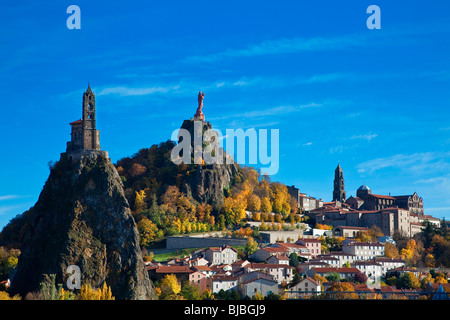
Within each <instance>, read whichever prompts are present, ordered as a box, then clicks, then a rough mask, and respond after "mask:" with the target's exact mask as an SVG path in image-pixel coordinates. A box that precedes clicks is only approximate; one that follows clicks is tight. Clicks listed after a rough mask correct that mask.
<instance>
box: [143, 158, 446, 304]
mask: <svg viewBox="0 0 450 320" xmlns="http://www.w3.org/2000/svg"><path fill="white" fill-rule="evenodd" d="M334 186H335V187H334V191H333V201H332V202H323V201H322V200H320V201H319V200H317V199H314V198H311V197H306V196H305V194H302V193H300V192H299V190H298V189H297V188H295V187H293V186H292V187H288V189H289V193H290V195H291V196H292V197H295V199H296V200H298V204H299V207H300V208H301V209H302V216H304V217H308V218H309V219H311V220H312V219H314V220H313V221H315V225H316V226H328V227H327V228H321V229H318V228H314V226H313V227H311V226H309V225H308V224H306V223H304V224H303V225H304V227H303V228H299V229H297V230H278V231H259V236H260V239H261V241H259V244H257V245H256V246H254V249H253V250H249V248H248V246H249V240H244V239H231V238H229V237H217V236H216V237H212V236H207V235H197V236H191V237H169V238H168V240H167V248H169V247H170V248H172V249H175V248H176V249H177V250H183V249H187V248H194V247H196V246H198V245H199V244H202V243H204V244H207V243H212V244H215V246H210V247H207V248H201V249H195V250H193V251H191V253H190V254H189V255H186V256H184V257H178V258H173V259H169V260H167V261H160V262H150V261H147V262H146V268H147V271H148V273H149V276H150V278H151V280H152V281H154V283H156V284H157V285H158V284H159V283H161V281H162V280H163V279H164V278H165V277H167V276H168V275H175V276H176V279H177V281H178V282H179V283H180V284H181V283H189V284H190V285H192V286H195V287H198V290H199V292H200V293H204V292H209V293H210V294H211V295H213V296H215V297H216V298H217V297H218V298H219V299H243V298H249V299H258V298H259V299H261V298H262V299H264V298H266V299H267V298H269V299H270V298H278V299H441V298H444V299H447V298H448V295H447V294H446V292H450V284H449V283H448V280H449V273H448V271H449V270H448V269H446V268H436V269H435V268H432V267H430V266H429V265H428V266H427V265H425V266H424V265H414V263H413V262H412V260H410V259H409V258H408V255H407V254H403V255H402V254H400V255H398V256H397V257H392V254H391V252H390V251H391V248H392V247H395V244H396V241H395V240H394V238H396V239H403V241H408V242H407V243H408V245H409V244H410V243H413V242H412V241H411V240H412V238H413V237H414V236H415V235H418V234H419V233H421V232H424V230H425V227H426V226H428V228H432V229H433V228H434V229H435V230H437V229H445V230H447V229H448V228H447V226H442V225H441V220H440V219H437V218H434V217H432V216H429V215H424V209H423V200H422V198H420V197H419V196H418V195H417V193H413V194H412V195H408V196H390V195H389V196H382V195H376V194H372V193H371V190H370V189H369V188H368V187H367V186H365V185H363V186H361V187H360V188H359V189H358V190H357V196H356V197H353V196H351V197H349V198H348V199H346V197H345V190H344V180H343V172H342V168H341V167H340V165H338V167H337V168H336V175H335V183H334ZM313 202H314V204H313ZM305 204H308V205H307V206H306V205H305ZM302 205H305V206H303V207H302ZM306 208H307V209H306ZM252 216H253V213H252V212H247V218H248V221H247V224H246V226H247V227H248V228H249V226H252V227H258V226H261V224H258V223H256V222H252V219H251V217H252ZM444 223H445V221H444ZM442 227H444V228H442ZM368 235H370V236H368ZM239 241H240V242H239ZM330 243H333V244H335V245H333V246H329V245H327V244H330ZM336 243H337V245H336ZM230 244H231V245H230ZM239 245H240V248H242V247H243V246H244V245H245V248H244V249H243V250H241V249H239ZM402 252H405V253H406V251H403V250H402ZM208 297H210V296H208Z"/></svg>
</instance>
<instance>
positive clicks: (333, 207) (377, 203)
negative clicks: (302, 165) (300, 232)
mask: <svg viewBox="0 0 450 320" xmlns="http://www.w3.org/2000/svg"><path fill="white" fill-rule="evenodd" d="M325 204H326V205H325ZM325 204H324V207H323V208H318V209H315V210H312V211H311V214H312V215H313V216H314V217H315V219H316V222H318V223H323V224H328V225H332V226H334V227H341V226H346V227H350V226H351V227H363V228H370V227H372V226H377V227H379V228H380V229H381V230H382V231H383V233H384V234H385V235H386V236H392V235H393V234H394V232H399V233H400V234H403V235H404V236H408V237H411V236H413V235H414V234H416V233H417V232H420V231H421V226H422V223H423V222H424V221H429V222H431V223H434V224H436V225H437V226H438V225H440V221H439V219H437V218H434V217H431V216H427V215H424V209H423V199H422V198H421V197H419V196H418V195H417V193H416V192H414V193H413V194H412V195H406V196H391V195H390V194H389V195H380V194H374V193H372V190H371V189H370V188H369V187H368V186H366V185H364V184H363V185H362V186H360V187H359V188H358V190H356V197H354V196H350V197H349V198H348V199H346V198H345V189H344V174H343V170H342V168H341V166H340V165H338V166H337V168H336V170H335V174H334V189H333V202H329V203H325Z"/></svg>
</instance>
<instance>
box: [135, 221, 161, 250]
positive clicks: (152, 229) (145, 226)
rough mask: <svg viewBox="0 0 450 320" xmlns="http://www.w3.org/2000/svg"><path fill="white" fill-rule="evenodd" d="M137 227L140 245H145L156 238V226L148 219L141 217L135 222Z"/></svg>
mask: <svg viewBox="0 0 450 320" xmlns="http://www.w3.org/2000/svg"><path fill="white" fill-rule="evenodd" d="M137 228H138V231H139V237H140V238H139V242H140V244H141V246H144V247H147V246H149V245H150V243H151V242H152V241H154V240H155V239H156V232H158V227H157V226H156V224H154V223H153V222H152V221H151V220H150V219H147V218H144V219H141V220H140V221H139V222H138V224H137Z"/></svg>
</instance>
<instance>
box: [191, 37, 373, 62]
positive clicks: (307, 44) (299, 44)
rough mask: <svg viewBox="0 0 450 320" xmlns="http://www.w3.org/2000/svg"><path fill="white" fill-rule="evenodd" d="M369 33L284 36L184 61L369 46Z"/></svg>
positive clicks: (205, 60)
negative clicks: (328, 35) (312, 36)
mask: <svg viewBox="0 0 450 320" xmlns="http://www.w3.org/2000/svg"><path fill="white" fill-rule="evenodd" d="M369 43H370V42H369V41H368V37H367V35H364V34H350V35H343V36H334V37H314V38H298V37H296V38H282V39H275V40H266V41H262V42H260V43H257V44H252V45H249V46H247V47H245V48H239V49H236V48H234V49H227V50H225V51H221V52H216V53H212V54H208V55H202V56H200V55H196V56H190V57H187V58H185V59H184V60H183V61H184V62H188V63H189V62H216V61H220V60H222V59H224V58H235V57H254V56H262V55H273V54H286V53H295V52H302V51H318V50H341V49H346V48H352V47H363V46H367V45H368V44H369Z"/></svg>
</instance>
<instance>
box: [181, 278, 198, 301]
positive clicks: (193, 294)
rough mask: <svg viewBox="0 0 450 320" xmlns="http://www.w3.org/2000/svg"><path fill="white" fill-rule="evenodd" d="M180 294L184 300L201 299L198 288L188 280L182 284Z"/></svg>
mask: <svg viewBox="0 0 450 320" xmlns="http://www.w3.org/2000/svg"><path fill="white" fill-rule="evenodd" d="M180 294H181V295H182V296H183V297H184V298H185V299H186V300H201V298H202V295H201V294H200V289H199V287H197V286H194V285H192V284H191V283H190V281H188V280H186V281H185V282H183V285H182V287H181V291H180Z"/></svg>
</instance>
